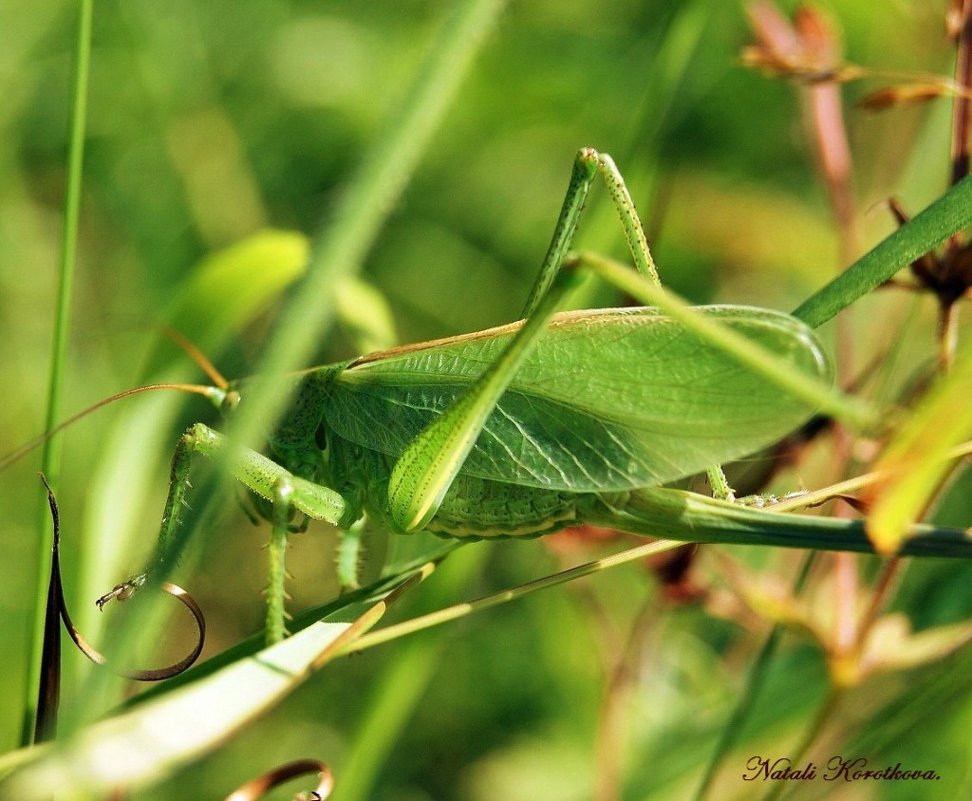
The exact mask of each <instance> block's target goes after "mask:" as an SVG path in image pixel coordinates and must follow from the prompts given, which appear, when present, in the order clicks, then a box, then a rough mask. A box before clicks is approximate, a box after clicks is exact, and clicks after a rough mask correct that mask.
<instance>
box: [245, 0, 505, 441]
mask: <svg viewBox="0 0 972 801" xmlns="http://www.w3.org/2000/svg"><path fill="white" fill-rule="evenodd" d="M505 2H506V0H466V2H464V3H462V4H461V5H460V6H459V7H458V8H457V10H456V12H455V13H454V14H453V15H452V17H451V18H450V19H449V21H448V22H447V23H446V25H445V28H444V29H443V31H442V33H441V35H440V37H439V40H438V42H437V43H436V45H435V46H434V47H433V51H432V55H431V57H430V58H429V59H428V60H427V61H426V63H425V64H424V65H423V68H422V72H421V73H420V75H419V76H418V78H417V80H416V82H415V84H414V85H413V87H412V91H411V93H410V94H409V96H408V98H407V100H406V102H405V105H404V108H403V110H402V112H401V113H400V114H398V115H395V117H394V119H392V120H391V121H390V123H391V124H390V125H389V126H388V128H387V129H386V131H385V133H384V135H381V136H379V137H378V141H379V142H380V143H381V144H380V146H379V147H377V148H376V149H375V150H373V151H372V152H371V154H370V156H369V157H368V158H366V160H365V161H364V162H363V163H362V164H361V166H360V168H359V169H358V171H357V173H356V174H355V176H354V177H353V179H352V180H351V183H350V185H349V188H348V191H347V192H346V193H345V194H344V196H343V197H342V199H341V201H340V204H339V206H338V208H337V210H336V213H335V215H334V217H333V219H332V220H331V223H330V225H329V226H328V227H327V228H326V229H325V230H324V231H323V232H322V233H321V235H320V236H319V237H318V238H317V241H316V242H315V245H314V247H313V250H312V253H311V258H310V264H309V265H308V269H307V275H306V277H305V278H304V280H303V282H302V283H301V286H300V288H299V291H298V292H295V293H294V295H293V298H292V300H291V302H290V303H289V304H288V306H287V307H286V309H285V310H284V312H283V314H282V315H281V318H280V321H279V323H278V325H277V327H276V330H275V331H274V333H273V336H272V338H271V340H270V343H269V345H268V347H267V350H266V353H265V356H264V358H263V361H262V363H261V365H260V368H259V369H258V370H257V378H256V381H255V382H254V383H255V385H254V387H253V390H252V392H251V394H250V395H249V396H248V398H247V403H246V404H245V405H244V406H243V407H242V408H241V409H240V413H239V414H238V415H237V419H236V420H235V421H234V422H235V425H234V426H233V432H234V434H233V435H234V436H235V437H238V438H239V439H238V441H242V442H247V441H250V440H251V439H253V438H254V437H255V436H256V435H257V434H258V433H259V431H261V430H262V429H263V428H264V426H265V423H266V421H267V420H270V419H276V417H277V416H278V415H279V414H280V413H281V412H282V411H283V408H284V404H285V403H286V400H287V398H286V384H285V382H282V381H281V380H280V379H281V377H282V376H283V375H284V374H285V373H287V372H290V371H293V370H295V369H297V368H298V367H301V366H303V365H304V364H306V363H307V361H308V360H309V359H310V357H311V354H312V352H313V350H314V348H315V347H316V345H317V342H318V340H319V339H320V338H321V336H322V335H323V334H324V333H325V332H326V331H327V330H328V328H329V327H330V325H331V323H332V322H333V318H334V305H335V304H334V294H335V292H336V287H337V286H338V284H339V283H340V282H341V280H342V279H346V278H348V277H349V276H352V275H354V274H356V273H357V272H358V271H359V270H360V269H361V265H362V262H363V260H364V258H365V256H366V255H367V253H368V250H369V249H370V248H371V246H372V244H373V243H374V241H375V238H376V237H377V235H378V232H379V231H380V230H381V227H382V226H383V225H384V223H385V220H386V219H387V217H388V215H389V213H390V212H391V210H392V209H393V208H394V206H395V203H396V202H397V201H398V198H399V197H400V196H401V194H402V192H403V191H404V189H405V186H406V185H407V184H408V182H409V180H410V179H411V177H412V175H413V174H414V173H415V170H416V169H417V168H418V165H419V162H420V160H421V158H422V156H423V155H424V152H425V151H426V149H427V147H428V144H429V141H430V140H431V138H432V135H433V134H434V133H435V130H436V129H437V128H438V126H439V123H440V122H441V120H442V118H443V116H444V114H445V110H446V108H448V106H449V104H450V102H451V101H452V99H453V97H454V96H455V94H456V92H457V91H458V89H459V85H460V82H461V81H462V79H463V78H464V77H465V75H466V74H467V72H468V70H469V67H470V66H471V64H472V62H473V59H474V57H475V55H476V54H477V53H478V52H479V48H480V46H481V44H482V42H483V41H484V39H485V37H486V34H487V33H488V32H489V30H490V28H491V27H492V24H493V22H494V21H495V19H496V17H497V16H498V15H499V13H500V12H501V10H502V9H503V7H504V6H505Z"/></svg>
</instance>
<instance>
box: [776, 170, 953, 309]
mask: <svg viewBox="0 0 972 801" xmlns="http://www.w3.org/2000/svg"><path fill="white" fill-rule="evenodd" d="M969 225H972V176H969V177H967V178H965V179H964V180H963V181H960V182H959V183H957V184H956V185H955V186H953V187H952V188H951V189H949V190H948V192H946V193H945V194H944V195H942V196H941V197H940V198H938V200H936V201H935V202H934V203H932V204H931V205H930V206H929V207H928V208H926V209H925V210H924V211H922V212H921V213H920V214H919V215H918V216H916V217H915V218H914V219H912V220H910V221H909V222H907V223H905V224H904V225H902V226H901V227H900V228H899V229H898V230H897V231H895V232H894V233H893V234H891V235H890V236H889V237H888V238H887V239H885V240H883V241H882V242H881V243H880V244H878V245H877V246H876V247H875V248H874V249H873V250H871V251H870V252H868V253H866V254H864V256H862V257H861V258H860V259H858V260H857V261H856V262H854V264H852V265H851V266H850V267H848V268H847V269H846V270H845V271H844V272H843V273H841V274H840V275H839V276H838V277H837V278H835V279H834V280H833V281H831V282H830V283H829V284H827V286H825V287H824V288H823V289H821V290H820V291H818V292H816V293H815V294H814V295H812V296H811V297H809V298H808V299H807V300H805V301H804V302H803V303H801V304H800V305H799V306H798V307H797V308H796V310H794V312H793V316H794V317H799V318H800V319H801V320H803V321H804V322H805V323H806V324H807V325H809V326H810V327H811V328H817V327H818V326H820V325H822V324H823V323H825V322H827V320H829V319H830V318H831V317H833V316H835V315H836V314H837V313H838V312H839V311H840V310H841V309H845V308H847V307H848V306H850V305H851V304H852V303H853V302H854V301H855V300H857V299H858V298H861V297H863V296H864V295H866V294H867V293H868V292H870V291H871V290H873V289H876V288H877V287H879V286H881V284H883V283H884V282H885V281H887V280H888V279H889V278H891V277H892V276H893V275H894V274H895V273H896V272H898V271H899V270H900V269H902V268H903V267H907V266H908V265H909V264H910V263H911V262H913V261H915V259H917V258H918V257H919V256H922V255H924V254H925V253H928V252H929V251H931V250H934V249H935V248H936V247H938V245H940V244H941V243H942V242H944V241H945V239H946V238H948V237H949V236H951V235H952V234H954V233H955V232H957V231H960V230H961V229H962V228H965V227H967V226H969Z"/></svg>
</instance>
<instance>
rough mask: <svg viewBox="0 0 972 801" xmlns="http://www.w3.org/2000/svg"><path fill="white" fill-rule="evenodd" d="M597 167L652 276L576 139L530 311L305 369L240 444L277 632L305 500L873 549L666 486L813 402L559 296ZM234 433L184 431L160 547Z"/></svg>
mask: <svg viewBox="0 0 972 801" xmlns="http://www.w3.org/2000/svg"><path fill="white" fill-rule="evenodd" d="M598 174H600V175H602V177H603V178H604V179H605V182H606V184H607V186H608V189H609V192H610V194H611V196H612V200H613V201H614V203H615V206H616V207H617V209H618V212H619V216H620V219H621V221H622V224H623V226H624V229H625V233H626V237H627V240H628V245H629V249H630V251H631V255H632V257H633V259H634V262H635V265H636V267H637V268H638V270H639V272H641V273H642V274H643V275H644V276H646V277H647V278H649V279H650V280H652V281H654V282H656V283H657V276H656V274H655V269H654V265H653V262H652V259H651V255H650V252H649V250H648V245H647V242H646V240H645V236H644V233H643V231H642V228H641V224H640V221H639V219H638V216H637V213H636V212H635V209H634V205H633V203H632V201H631V199H630V196H629V195H628V192H627V189H626V188H625V185H624V182H623V180H622V179H621V176H620V174H619V172H618V171H617V168H616V167H615V166H614V163H613V161H612V160H611V159H610V157H608V156H606V155H604V154H599V153H597V152H596V151H594V150H591V149H585V150H582V151H580V152H579V154H578V155H577V158H576V160H575V167H574V172H573V176H572V179H571V182H570V186H569V188H568V192H567V196H566V198H565V201H564V205H563V209H562V211H561V214H560V218H559V220H558V223H557V226H556V229H555V232H554V236H553V240H552V242H551V244H550V247H549V249H548V252H547V255H546V257H545V259H544V262H543V265H542V268H541V272H540V275H539V277H538V279H537V281H536V284H535V286H534V289H533V291H532V293H531V295H530V299H529V301H528V303H527V307H526V311H525V314H524V320H523V321H522V322H520V323H513V324H511V325H507V326H502V327H499V328H493V329H489V330H486V331H480V332H476V333H472V334H466V335H463V336H455V337H451V338H448V339H443V340H437V341H432V342H424V343H419V344H415V345H409V346H405V347H401V348H396V349H393V350H389V351H384V352H380V353H375V354H371V355H368V356H364V357H362V358H358V359H355V360H352V361H347V362H342V363H339V364H334V365H328V366H324V367H318V368H314V369H311V370H307V371H305V372H302V373H301V374H300V375H299V376H298V377H297V378H296V379H295V386H294V392H293V396H292V404H291V407H290V410H289V412H288V413H287V415H286V416H285V418H284V419H283V420H282V422H280V423H279V424H278V426H277V428H276V429H275V431H274V432H273V434H272V435H271V436H270V437H269V443H268V451H267V453H268V454H269V455H263V454H260V453H257V452H255V451H249V450H246V451H240V452H236V453H234V454H233V456H232V458H231V460H230V464H231V471H232V473H233V475H234V477H235V478H236V479H238V480H239V481H240V482H241V483H242V484H244V485H245V486H246V487H247V488H248V489H249V490H250V491H251V492H252V493H254V494H255V495H256V496H259V497H260V498H262V499H265V500H266V501H269V502H270V504H271V505H272V508H270V507H268V506H267V505H266V504H265V503H262V504H259V505H258V508H259V509H260V511H261V513H262V514H263V515H264V516H266V517H267V518H268V519H270V521H271V523H272V528H273V535H272V539H271V543H272V546H271V562H272V565H274V567H273V568H272V570H271V582H270V587H269V588H268V613H267V631H268V638H269V639H271V640H272V639H278V638H279V637H281V636H283V632H284V628H283V617H284V613H283V599H284V590H283V577H284V570H283V564H282V556H283V550H284V549H285V547H286V533H287V530H288V528H289V527H290V526H291V525H292V523H291V520H292V517H293V515H294V514H295V513H297V514H301V515H304V516H307V517H310V518H316V519H321V520H326V521H328V522H330V523H332V524H334V525H336V526H338V527H340V528H341V529H343V530H344V531H346V532H348V531H352V532H353V531H354V530H355V529H356V527H357V526H359V525H360V523H361V521H362V520H363V519H364V518H365V517H368V518H371V519H374V520H377V521H379V522H380V523H381V524H383V525H384V526H386V527H387V528H388V529H389V530H391V531H394V532H398V533H408V532H410V531H415V530H419V529H426V530H429V531H432V532H435V533H437V534H441V535H443V536H451V537H460V538H474V539H475V538H480V539H481V538H490V537H524V536H537V535H542V534H546V533H549V532H553V531H556V530H559V529H562V528H564V527H568V526H573V525H578V524H581V523H585V522H587V523H594V524H597V525H603V526H608V527H611V528H615V529H620V530H624V531H628V532H633V533H636V534H644V535H651V536H659V537H668V538H672V539H679V540H691V541H702V542H705V541H715V542H725V543H752V544H768V545H785V546H793V547H811V548H825V549H838V550H852V551H869V550H871V546H870V544H869V542H868V540H867V538H866V536H865V534H864V530H863V526H862V524H861V523H860V522H856V521H848V520H834V519H822V518H818V517H803V516H798V515H781V514H772V513H766V512H763V511H760V510H754V509H749V508H745V507H742V506H739V505H734V504H732V503H729V502H726V501H723V500H718V499H711V498H705V497H703V496H699V495H696V494H692V493H686V492H679V491H675V490H669V489H662V488H661V485H663V484H665V483H667V482H671V481H674V480H676V479H680V478H683V477H686V476H688V475H691V474H694V473H697V472H700V471H702V470H705V469H707V468H710V467H712V466H713V465H718V464H721V463H723V462H726V461H729V460H733V459H737V458H740V457H742V456H745V455H747V454H750V453H752V452H755V451H757V450H759V449H761V448H764V447H765V446H767V445H769V444H771V443H773V442H775V441H776V440H778V439H779V438H781V437H782V436H784V435H785V434H787V433H788V432H790V431H792V430H793V429H795V428H796V427H797V426H799V425H800V424H801V423H802V422H804V421H805V420H806V419H807V418H808V417H809V416H810V415H811V414H812V413H813V412H814V406H813V404H812V403H811V402H808V400H807V398H806V397H805V396H798V395H796V394H791V393H790V392H788V391H785V390H783V389H781V388H780V386H778V382H776V381H775V380H774V379H773V377H772V370H763V371H762V372H760V371H755V370H752V369H749V368H747V367H742V366H740V364H739V363H738V362H737V360H736V358H735V357H734V356H731V355H729V354H728V353H727V352H726V351H725V350H724V349H722V348H721V347H719V346H718V345H717V344H715V343H713V342H712V341H710V340H707V339H705V338H703V337H700V336H698V335H697V334H696V332H694V331H693V330H691V329H690V327H687V326H686V325H685V324H684V323H683V322H681V321H678V320H676V319H674V318H673V317H671V316H669V315H667V314H663V313H661V312H660V311H658V310H657V309H653V308H633V309H602V310H588V311H579V312H566V313H561V314H559V315H558V314H557V313H556V312H557V308H558V306H559V305H560V304H561V302H562V300H563V297H564V295H565V293H566V291H567V290H568V289H569V288H570V286H571V285H572V283H573V281H574V277H575V275H576V269H575V262H576V261H577V260H576V259H575V258H574V257H571V256H569V247H570V244H571V241H572V238H573V234H574V231H575V229H576V226H577V222H578V218H579V215H580V213H581V210H582V208H583V205H584V202H585V199H586V196H587V193H588V191H589V189H590V187H591V184H592V183H593V181H594V180H595V178H596V176H597V175H598ZM594 266H596V264H595V265H594ZM562 268H563V269H562ZM608 277H610V274H609V275H608ZM696 313H697V315H698V316H700V317H701V318H702V319H703V320H706V321H709V322H715V323H717V324H719V325H721V326H722V327H723V330H726V329H728V330H729V331H730V332H734V333H735V334H736V335H737V336H741V337H744V338H745V339H747V340H749V341H751V342H753V343H755V344H756V345H758V346H759V347H761V348H762V351H760V352H761V353H764V354H768V355H767V359H771V360H772V359H775V360H777V361H780V360H782V361H783V362H785V363H786V364H787V365H789V371H790V373H791V374H792V373H794V372H796V373H801V374H804V375H806V376H809V380H810V382H811V383H814V382H815V383H816V385H818V386H819V385H822V384H826V383H828V382H829V381H830V380H831V368H830V365H829V362H828V360H827V357H826V355H825V353H824V351H823V349H822V348H821V346H820V344H819V342H818V341H817V339H816V338H815V336H814V335H813V333H812V331H810V329H809V328H807V326H806V325H804V324H803V323H802V322H800V321H799V320H797V319H795V318H793V317H790V316H788V315H786V314H782V313H779V312H773V311H769V310H765V309H757V308H751V307H742V306H712V307H701V308H699V309H697V310H696ZM246 392H247V384H246V382H245V381H244V382H240V383H236V384H230V385H229V387H227V388H226V389H225V390H224V389H216V388H212V389H211V391H209V392H208V394H209V396H210V397H211V398H212V399H213V400H214V402H215V403H216V405H217V406H219V407H220V408H221V409H222V410H224V411H227V412H231V410H232V409H233V408H235V405H236V404H237V403H239V402H240V399H241V397H245V395H246ZM226 447H227V441H226V439H225V438H224V436H223V435H221V434H219V433H217V432H215V431H214V430H212V429H210V428H209V427H207V426H205V425H203V424H201V423H197V424H195V425H193V426H192V427H190V429H189V430H188V431H187V432H186V433H185V434H184V435H183V436H182V438H181V439H180V441H179V444H178V446H177V448H176V451H175V454H174V457H173V464H172V476H171V483H170V488H169V494H168V498H167V500H166V505H165V513H164V516H163V520H162V526H161V531H160V546H159V551H158V553H159V554H160V558H159V560H157V562H158V561H160V560H161V559H162V557H161V555H163V554H165V553H166V545H167V543H168V542H169V541H170V539H171V537H172V535H173V533H174V531H175V529H176V527H177V526H178V525H179V512H180V510H181V509H182V506H183V503H184V500H185V495H186V493H187V491H188V487H189V483H188V474H189V465H190V461H191V457H192V455H193V454H196V453H201V454H205V455H209V456H212V455H214V454H216V453H217V452H220V451H223V450H225V448H226ZM914 534H915V536H914V537H912V538H911V539H910V540H909V541H908V542H907V543H906V546H905V549H904V552H905V553H914V554H940V555H958V554H961V555H966V556H967V555H970V554H972V542H970V540H969V539H968V538H966V537H965V536H964V534H963V533H962V532H948V531H942V530H939V529H930V528H927V527H917V530H916V531H915V532H914ZM157 572H160V571H159V570H158V564H157V563H153V564H152V565H151V566H150V567H149V568H148V569H146V571H145V572H144V573H142V574H140V575H138V576H136V577H134V578H132V579H129V580H128V581H127V582H125V583H123V584H120V585H118V586H117V587H116V588H115V589H114V590H112V591H111V592H110V593H108V594H107V595H105V596H103V598H102V599H100V601H99V604H102V603H104V602H105V601H107V600H108V599H110V598H124V597H127V596H128V595H130V594H131V593H132V592H133V591H134V590H135V589H137V588H138V587H139V586H141V585H142V584H144V583H145V582H146V580H147V579H148V578H149V577H150V576H152V575H154V574H155V573H157ZM343 578H345V579H346V580H347V579H349V578H350V577H349V576H345V577H343Z"/></svg>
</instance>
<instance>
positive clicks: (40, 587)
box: [20, 0, 94, 745]
mask: <svg viewBox="0 0 972 801" xmlns="http://www.w3.org/2000/svg"><path fill="white" fill-rule="evenodd" d="M78 11H79V13H78V30H77V41H76V49H75V62H74V86H73V89H72V98H71V119H70V123H69V125H70V132H69V145H68V148H69V149H68V164H67V185H66V187H65V193H64V225H63V229H62V241H61V262H60V270H59V272H60V278H59V283H58V290H57V311H56V315H55V318H54V333H53V342H52V344H51V370H50V374H49V378H48V392H47V416H46V418H45V424H44V430H45V431H50V430H51V429H53V428H54V426H55V425H56V424H57V423H58V421H59V419H60V416H61V394H62V389H63V382H64V364H65V361H66V354H67V345H68V334H69V330H70V317H71V301H72V288H73V284H74V267H75V262H76V258H77V245H78V218H79V216H80V208H81V176H82V171H83V166H84V130H85V120H86V117H87V108H88V72H89V68H90V63H91V27H92V18H93V16H94V2H93V0H81V2H80V4H79V10H78ZM60 462H61V437H60V435H54V436H52V437H50V438H48V439H47V440H46V441H45V442H44V450H43V455H42V457H41V464H42V468H41V469H42V470H43V472H44V474H45V475H46V476H47V480H48V481H49V482H50V484H51V486H52V487H56V486H57V478H58V474H59V473H60ZM38 489H40V487H39V486H38ZM37 497H38V500H39V503H38V512H37V521H38V523H37V530H38V538H37V581H36V583H35V588H36V592H35V596H34V613H33V616H32V618H31V621H32V625H31V630H30V633H29V635H28V636H29V639H30V643H29V661H28V664H27V681H26V683H25V685H24V707H23V710H24V714H23V719H22V727H21V734H20V741H21V743H22V744H24V745H28V744H30V743H31V742H33V738H34V721H35V719H36V716H37V687H38V684H39V681H40V672H41V652H42V648H43V642H44V618H45V614H46V612H45V610H46V604H47V582H48V578H49V576H50V572H51V547H52V539H51V537H52V535H51V532H50V518H49V516H48V506H47V500H46V495H43V494H42V493H40V492H38V496H37Z"/></svg>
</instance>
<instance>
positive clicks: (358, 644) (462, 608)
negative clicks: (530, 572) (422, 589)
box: [339, 540, 685, 655]
mask: <svg viewBox="0 0 972 801" xmlns="http://www.w3.org/2000/svg"><path fill="white" fill-rule="evenodd" d="M684 544H685V543H684V542H675V541H674V540H655V541H654V542H649V543H648V544H646V545H638V546H637V547H635V548H629V549H628V550H626V551H622V552H621V553H617V554H614V555H612V556H605V557H604V558H603V559H598V560H596V561H594V562H585V563H584V564H582V565H577V566H576V567H571V568H568V569H567V570H561V571H560V572H559V573H553V574H552V575H549V576H544V577H543V578H539V579H536V580H535V581H529V582H527V583H526V584H521V585H519V586H517V587H513V588H512V589H509V590H502V591H500V592H496V593H493V594H492V595H486V596H483V597H482V598H477V599H476V600H474V601H467V602H464V603H460V604H454V605H453V606H448V607H446V608H444V609H439V610H436V611H435V612H429V613H428V614H427V615H421V616H420V617H416V618H412V619H411V620H406V621H404V622H402V623H396V624H395V625H393V626H387V627H385V628H383V629H380V630H378V631H373V632H370V633H368V634H366V635H364V636H363V637H360V638H359V639H357V640H356V641H355V642H353V643H351V644H350V645H348V647H347V648H345V649H344V650H342V651H341V652H340V654H339V655H344V654H351V653H358V652H359V651H364V650H367V649H368V648H373V647H374V646H376V645H381V644H382V643H386V642H390V641H391V640H396V639H398V638H399V637H404V636H405V635H407V634H414V633H415V632H417V631H424V630H425V629H429V628H432V627H433V626H438V625H440V624H442V623H448V622H449V621H451V620H458V619H459V618H463V617H465V616H466V615H471V614H473V613H474V612H482V611H483V610H485V609H490V608H491V607H494V606H499V605H500V604H505V603H508V602H510V601H515V600H516V599H517V598H522V597H523V596H524V595H529V594H530V593H533V592H536V591H537V590H544V589H546V588H547V587H555V586H557V585H558V584H565V583H566V582H568V581H573V580H575V579H579V578H582V577H583V576H590V575H591V574H593V573H597V572H599V571H601V570H609V569H610V568H612V567H618V566H619V565H623V564H627V563H628V562H636V561H638V560H639V559H647V558H648V557H650V556H656V555H657V554H660V553H665V552H667V551H673V550H675V549H676V548H680V547H681V546H683V545H684Z"/></svg>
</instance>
